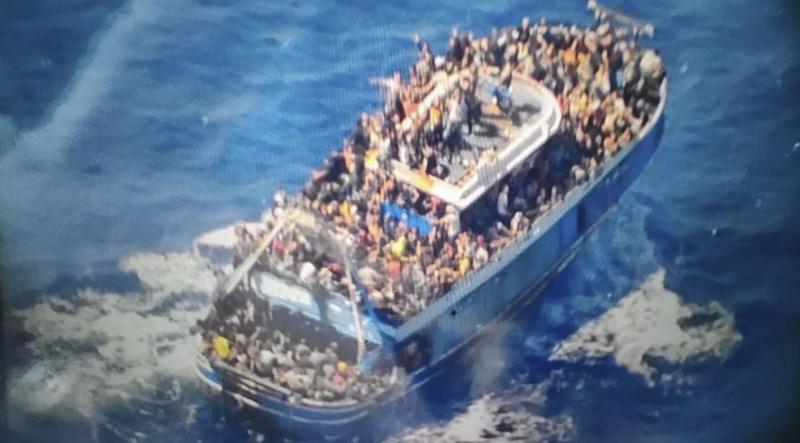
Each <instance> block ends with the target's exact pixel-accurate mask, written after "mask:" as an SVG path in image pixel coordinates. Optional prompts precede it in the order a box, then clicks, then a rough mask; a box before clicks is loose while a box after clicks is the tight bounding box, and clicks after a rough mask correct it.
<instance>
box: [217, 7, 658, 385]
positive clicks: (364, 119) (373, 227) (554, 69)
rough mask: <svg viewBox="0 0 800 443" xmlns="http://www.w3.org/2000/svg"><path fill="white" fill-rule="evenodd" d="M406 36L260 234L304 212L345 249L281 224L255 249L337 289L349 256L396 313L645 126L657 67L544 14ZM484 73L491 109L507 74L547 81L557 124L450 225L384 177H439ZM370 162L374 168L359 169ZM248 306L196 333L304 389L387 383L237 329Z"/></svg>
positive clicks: (413, 307) (616, 42) (644, 56)
mask: <svg viewBox="0 0 800 443" xmlns="http://www.w3.org/2000/svg"><path fill="white" fill-rule="evenodd" d="M415 41H416V43H417V47H418V49H419V58H418V60H417V62H416V63H415V64H414V65H413V66H412V67H411V68H410V70H409V74H408V76H407V77H406V78H403V76H402V75H401V74H400V73H395V74H394V76H393V77H392V78H391V79H390V80H388V81H386V82H385V86H386V88H385V89H386V102H385V106H384V107H383V109H382V110H380V111H379V112H376V113H374V114H371V115H370V114H366V113H365V114H362V115H361V116H360V118H359V119H358V121H357V122H356V125H355V128H354V129H353V131H352V134H350V136H348V137H347V138H346V139H345V140H344V146H343V148H342V149H340V150H338V149H337V150H334V151H332V152H331V154H330V156H329V157H328V158H327V159H326V160H325V164H324V165H323V167H321V168H320V169H318V170H316V171H315V172H314V173H313V175H312V177H311V179H310V180H309V181H308V182H307V183H306V185H305V187H304V188H303V191H302V193H301V194H299V195H296V196H292V197H289V196H287V195H286V194H285V193H284V192H283V191H279V193H278V194H276V198H275V202H274V203H275V204H274V207H273V210H272V212H270V213H269V214H268V216H267V218H266V225H267V230H269V229H270V227H271V226H272V225H274V224H275V223H276V220H277V219H278V218H280V215H281V212H282V211H283V210H285V209H286V208H288V207H301V208H303V209H305V210H308V211H309V212H312V213H314V214H316V215H318V216H319V217H320V218H321V219H324V220H326V221H327V222H328V223H330V224H331V225H332V226H335V227H336V229H337V230H338V231H340V232H342V233H346V235H345V236H343V237H342V238H341V240H342V242H344V243H347V244H348V245H349V246H352V250H353V254H352V256H351V257H349V258H344V257H342V256H337V254H332V253H331V252H330V251H325V250H324V248H319V247H318V245H315V244H312V243H313V242H311V241H309V240H308V239H307V238H306V237H305V236H304V234H303V232H302V230H301V229H299V228H297V227H292V228H286V229H284V230H282V231H281V232H279V233H278V234H277V235H276V236H275V237H274V238H273V240H272V242H271V244H270V245H269V247H268V249H267V251H266V253H265V254H264V255H263V256H262V259H261V264H262V266H265V267H267V268H269V269H271V270H274V271H275V272H277V273H279V274H283V275H287V274H288V275H292V276H295V277H296V278H297V279H298V280H299V281H301V282H306V283H311V282H318V283H319V284H321V285H322V286H324V287H326V288H327V289H328V290H329V291H330V292H333V293H340V294H344V293H345V292H346V290H347V289H348V288H352V285H353V282H352V281H350V276H348V275H347V274H346V272H345V269H346V263H344V260H350V259H352V260H353V261H354V264H355V266H353V267H352V268H353V269H355V270H357V272H356V277H357V278H358V280H359V282H360V283H361V285H362V286H363V287H364V288H365V289H366V294H367V297H368V299H369V301H370V303H371V304H372V306H374V307H376V308H378V309H384V310H386V311H388V312H391V313H393V314H394V315H396V316H399V317H401V318H403V319H405V318H409V317H410V316H412V315H414V314H415V313H417V312H419V311H420V310H422V309H424V308H425V307H426V306H428V305H429V304H430V303H431V302H432V301H434V300H436V299H437V298H438V297H441V296H442V295H443V294H445V293H447V292H448V291H449V290H450V289H451V288H452V287H453V286H454V285H456V284H457V282H459V281H460V280H461V279H463V278H464V277H465V276H466V275H468V274H469V273H470V272H472V271H474V270H477V269H479V268H481V267H483V266H484V265H486V264H487V263H488V262H489V261H490V260H492V259H493V257H495V256H496V254H497V252H498V251H500V250H502V249H503V248H504V247H506V246H507V245H508V244H509V243H511V242H513V241H514V240H515V239H518V238H520V237H522V236H524V235H525V234H526V233H527V232H528V231H529V229H530V227H531V225H532V224H533V222H534V221H535V219H536V218H537V217H539V216H540V215H541V214H543V213H545V212H547V211H548V210H549V209H550V208H552V207H553V206H554V205H555V204H557V203H558V202H559V201H560V200H562V199H563V198H564V196H565V195H566V194H567V193H568V192H569V191H570V190H571V189H572V188H573V187H575V186H577V185H579V184H581V183H583V182H585V181H586V180H588V179H590V178H592V177H594V176H595V175H597V174H598V173H599V172H600V171H601V169H602V167H603V164H604V163H605V162H606V161H607V160H608V159H609V158H611V157H612V156H614V155H615V154H616V153H617V152H618V151H619V150H620V149H621V148H622V147H624V146H625V145H626V144H627V143H629V142H631V141H632V140H634V138H635V137H636V136H637V135H639V134H640V132H641V131H642V128H643V127H644V126H645V125H646V124H647V123H648V121H649V119H650V118H651V117H652V115H653V112H654V110H655V108H656V107H657V106H658V104H659V100H660V99H661V97H660V91H659V88H660V85H661V83H662V80H663V79H664V76H665V73H664V71H663V68H662V65H661V61H660V58H659V56H658V55H657V54H656V53H655V52H653V51H652V50H644V49H642V48H640V47H639V46H638V44H637V42H636V40H635V39H634V38H632V36H631V35H630V34H629V33H627V32H626V31H624V30H617V29H614V28H612V27H610V26H609V25H608V24H607V23H598V24H597V25H596V26H593V27H590V28H579V27H577V26H570V27H567V26H561V25H559V26H551V25H548V24H547V23H546V22H545V21H544V20H541V21H540V22H538V23H535V24H531V23H530V21H529V20H528V19H527V18H526V19H524V20H523V21H522V23H521V24H520V25H519V26H516V27H510V28H505V29H501V30H493V31H492V32H491V34H490V35H488V36H486V37H482V38H476V37H474V36H473V35H472V34H466V33H462V32H458V31H457V30H454V31H453V33H452V35H451V37H450V39H449V42H448V46H447V51H446V52H445V54H443V55H435V54H434V53H433V52H432V50H431V48H430V46H429V45H428V44H427V43H426V42H424V41H421V40H420V39H419V38H418V37H415ZM485 73H490V75H492V76H494V78H495V79H496V81H495V84H496V88H495V89H494V91H493V95H494V103H493V105H495V107H496V109H495V111H497V110H499V112H508V110H509V109H510V106H511V105H512V104H513V103H510V101H512V97H513V95H512V94H510V88H511V79H512V77H513V75H515V74H516V75H524V76H528V77H530V78H533V79H534V80H536V81H538V82H540V83H541V84H543V85H545V86H546V87H547V88H548V89H550V90H551V91H552V92H553V94H554V95H555V96H556V98H557V99H558V102H559V105H560V108H561V114H562V117H563V118H562V123H561V128H560V133H559V134H557V136H556V137H554V140H552V141H551V142H550V143H548V145H546V146H545V147H544V148H543V153H542V154H541V155H538V156H536V157H535V158H534V159H531V160H528V161H526V162H525V163H524V165H523V166H521V167H520V168H519V170H518V171H517V172H515V173H513V174H512V175H511V176H510V177H507V178H505V179H504V180H502V181H501V182H500V183H499V184H498V185H497V188H496V189H495V190H493V191H490V192H489V193H488V195H489V196H488V197H487V198H489V199H490V201H489V204H488V206H489V207H491V210H490V211H489V213H488V214H485V216H484V217H482V218H485V219H486V220H487V221H488V223H482V224H477V225H476V224H471V225H470V224H468V223H464V224H462V221H463V220H462V219H461V216H460V214H459V211H458V210H457V209H456V208H455V207H453V206H451V205H448V204H446V203H445V202H443V201H440V200H438V199H437V198H436V197H434V196H431V195H428V194H426V193H424V192H420V191H419V190H418V189H416V188H415V187H413V186H411V185H408V184H406V183H403V182H401V181H399V180H397V179H396V178H395V177H394V176H393V175H392V174H391V167H390V163H391V162H392V161H399V162H400V163H402V164H404V165H406V166H407V167H409V168H412V169H415V170H417V171H419V172H421V173H424V174H427V175H430V176H435V177H438V178H447V177H448V174H449V171H448V170H447V167H446V163H448V161H449V160H448V161H445V160H444V159H445V158H449V157H452V156H458V155H459V150H460V148H461V146H462V142H463V140H462V139H461V137H462V133H463V131H465V130H466V131H467V132H471V131H472V130H473V128H474V127H476V126H479V125H480V124H481V117H482V115H483V114H484V113H485V112H486V109H485V104H482V103H481V102H480V101H479V100H478V99H477V96H476V94H477V85H478V77H479V76H480V75H485ZM454 75H455V76H457V81H455V82H454V84H453V85H452V87H448V88H445V91H446V94H444V95H442V96H439V97H435V98H434V99H433V100H427V101H426V97H428V96H430V94H431V92H432V91H434V90H436V88H437V85H442V84H444V83H446V82H447V81H448V80H447V79H451V78H453V76H454ZM564 151H567V152H571V153H572V154H573V155H571V156H569V155H567V156H566V157H568V158H569V161H568V164H567V167H566V173H562V172H563V171H555V170H553V168H552V167H551V163H552V162H551V161H550V160H551V159H552V157H553V156H559V155H561V156H562V157H563V156H564ZM370 159H373V160H374V162H375V163H376V164H377V167H376V166H375V165H372V166H371V167H370V166H368V163H369V160H370ZM484 200H486V198H484ZM484 203H485V201H484ZM386 204H391V205H394V206H395V207H399V208H402V209H403V211H406V212H405V213H406V214H408V213H411V214H418V215H420V216H422V217H424V218H425V219H426V220H427V221H428V226H427V227H426V229H425V230H426V231H427V232H422V231H421V229H420V226H418V225H412V224H411V223H409V219H408V218H405V217H400V218H397V217H396V216H394V215H391V214H389V213H388V212H387V211H385V206H384V205H386ZM240 237H241V239H242V240H241V241H242V243H243V244H247V245H251V244H252V243H253V242H254V241H255V239H254V237H253V236H252V235H249V234H247V233H246V232H243V233H240ZM244 249H245V250H247V249H248V247H244ZM248 303H249V304H248ZM251 305H252V302H246V303H245V304H242V305H241V306H240V307H239V308H238V310H235V313H234V315H232V316H229V318H228V319H223V320H222V321H221V322H219V323H218V325H217V326H218V328H217V329H215V330H212V331H213V332H211V334H212V335H214V337H216V338H210V341H209V343H212V344H214V343H223V342H222V340H224V341H225V343H227V345H223V344H220V346H219V347H216V345H215V344H214V345H211V347H210V348H209V349H212V348H215V347H216V350H215V351H213V352H216V353H217V354H219V356H220V357H221V358H224V359H225V360H227V361H230V362H231V363H232V364H234V365H236V366H238V367H240V368H242V369H247V370H249V371H253V372H254V373H256V374H258V375H262V376H265V377H268V378H270V379H271V380H273V381H274V382H276V383H278V384H280V385H282V386H285V387H287V388H288V389H291V390H292V391H294V392H299V393H302V395H304V396H306V397H308V398H315V399H327V400H330V399H336V398H344V397H347V396H351V397H352V396H353V395H366V394H368V393H369V392H375V391H376V390H377V389H378V387H379V386H386V385H387V384H386V383H388V382H385V380H384V381H383V382H382V381H381V380H382V379H381V377H380V376H363V375H361V374H358V373H357V372H356V371H354V370H353V368H352V367H351V366H349V365H348V364H347V363H345V362H343V361H339V360H338V358H337V356H336V349H335V346H333V345H330V346H327V347H326V348H325V349H322V350H320V349H314V348H312V347H310V346H309V345H308V344H306V343H304V342H302V341H293V340H291V339H290V338H287V337H286V335H285V334H282V333H281V332H279V331H273V332H267V331H266V330H265V329H264V328H260V327H259V326H250V327H248V326H246V325H251V324H254V323H252V318H253V316H254V314H253V312H255V315H256V316H257V315H258V310H255V309H254V308H253V309H251ZM236 319H238V320H236ZM256 323H258V322H256ZM215 340H216V342H215ZM220 349H221V350H222V353H220ZM226 349H227V350H228V353H227V354H226V351H225V350H226ZM209 352H212V351H209ZM221 354H225V355H224V356H223V355H221ZM369 377H373V378H369ZM374 377H377V378H374ZM383 377H384V378H385V377H386V375H384V376H383ZM384 382H385V383H384ZM355 392H357V393H355Z"/></svg>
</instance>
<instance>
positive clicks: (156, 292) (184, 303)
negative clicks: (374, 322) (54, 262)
mask: <svg viewBox="0 0 800 443" xmlns="http://www.w3.org/2000/svg"><path fill="white" fill-rule="evenodd" d="M120 268H121V269H122V270H123V271H126V272H131V273H134V274H135V275H136V276H137V277H138V278H139V280H140V281H141V283H142V286H143V287H144V288H145V289H144V290H143V291H141V292H131V293H113V292H102V291H98V290H94V289H83V290H80V291H78V293H77V294H75V296H73V297H69V298H64V297H62V296H57V295H53V296H47V297H44V298H43V299H42V300H41V301H39V302H38V303H36V304H35V305H33V306H31V307H29V308H26V309H21V310H18V311H16V312H15V313H14V314H13V316H14V317H15V323H17V325H18V327H19V328H20V329H21V331H20V332H17V333H16V334H14V336H15V337H20V340H18V341H19V342H22V343H20V344H19V345H17V346H15V347H14V348H13V352H14V354H15V355H16V356H17V359H18V360H19V364H18V365H17V366H16V367H15V368H12V369H11V373H10V374H9V381H10V384H9V385H10V386H9V391H8V399H9V405H10V407H9V411H16V412H17V413H18V415H19V416H18V417H12V420H11V424H12V425H14V424H17V425H22V427H24V423H19V420H24V418H23V417H24V415H25V414H26V413H34V414H36V413H46V414H47V415H48V416H53V415H65V416H69V415H75V414H79V415H78V416H79V417H80V416H82V417H85V418H89V419H94V418H96V417H102V407H103V406H104V405H106V404H108V403H109V402H113V400H115V399H120V400H123V401H126V400H128V399H130V398H131V396H137V395H140V394H142V393H143V392H144V391H147V390H150V387H151V386H153V385H155V384H158V383H160V382H159V380H164V379H171V380H173V381H177V380H182V379H187V380H188V379H190V378H191V377H193V371H192V368H193V366H192V362H193V361H194V360H193V349H194V347H193V344H194V343H193V338H192V337H191V336H190V335H189V334H188V332H187V331H189V328H190V327H191V326H193V325H194V323H195V321H196V320H197V319H198V318H200V317H201V315H202V314H204V313H205V309H206V307H207V304H208V300H207V295H206V294H208V293H210V291H211V290H212V289H213V287H214V285H215V283H216V278H215V276H214V274H213V272H212V269H211V268H210V267H209V266H208V264H207V263H206V262H205V261H204V260H203V259H201V258H198V257H196V256H194V255H192V254H186V253H183V254H181V253H174V254H150V253H147V254H145V253H141V254H136V255H133V256H131V257H129V258H127V259H125V260H123V261H122V262H121V263H120ZM167 384H168V386H167V388H168V390H170V389H171V390H175V389H176V388H175V386H174V385H172V384H170V383H167ZM15 418H16V419H18V420H17V423H15V420H14V419H15Z"/></svg>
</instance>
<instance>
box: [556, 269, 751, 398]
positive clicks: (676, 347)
mask: <svg viewBox="0 0 800 443" xmlns="http://www.w3.org/2000/svg"><path fill="white" fill-rule="evenodd" d="M664 273H665V272H664V270H663V269H660V270H659V271H657V272H655V273H653V274H652V275H650V276H649V277H648V278H647V280H646V281H645V282H644V283H643V284H642V285H641V287H639V288H638V289H636V290H635V291H633V292H631V293H630V294H628V295H627V296H625V297H624V298H623V299H622V300H620V301H619V303H618V304H617V305H616V306H614V307H612V308H611V309H609V310H608V311H607V312H606V313H605V314H603V315H601V316H600V317H599V318H597V319H595V320H592V321H590V322H589V323H586V324H585V325H583V326H582V327H581V328H580V329H578V331H577V332H575V333H574V334H573V335H572V336H570V337H569V338H567V339H566V340H564V341H563V342H561V343H559V344H558V345H557V346H556V347H555V349H554V350H553V352H552V354H551V355H550V359H551V360H562V361H570V362H576V361H581V360H583V361H589V362H592V361H594V360H597V359H600V358H605V357H612V358H613V360H614V361H615V362H616V363H617V364H619V365H621V366H623V367H625V368H626V369H627V370H628V371H630V372H631V373H634V374H638V375H641V376H642V377H643V378H644V379H645V381H646V382H647V383H648V385H651V386H652V385H653V384H654V377H655V376H656V375H658V372H659V370H658V368H656V367H654V366H653V364H652V363H651V362H649V361H648V358H651V357H652V358H655V359H656V361H663V362H666V363H668V364H669V365H680V364H685V363H691V362H696V361H702V360H706V359H708V358H724V357H726V356H727V355H729V353H730V352H731V350H732V349H733V348H734V346H735V345H736V344H737V343H738V342H739V341H741V339H742V335H741V334H740V333H739V332H738V331H737V330H736V325H735V321H734V318H733V315H731V314H730V313H729V312H728V311H726V310H725V309H724V308H723V307H722V306H721V305H720V304H719V303H717V302H712V303H710V304H708V305H707V306H701V305H697V304H691V303H685V302H683V301H682V300H681V298H680V297H679V296H678V295H677V294H675V293H674V292H672V291H670V290H668V289H666V288H665V287H664ZM669 378H671V377H666V379H669ZM662 379H665V378H664V377H662Z"/></svg>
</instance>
